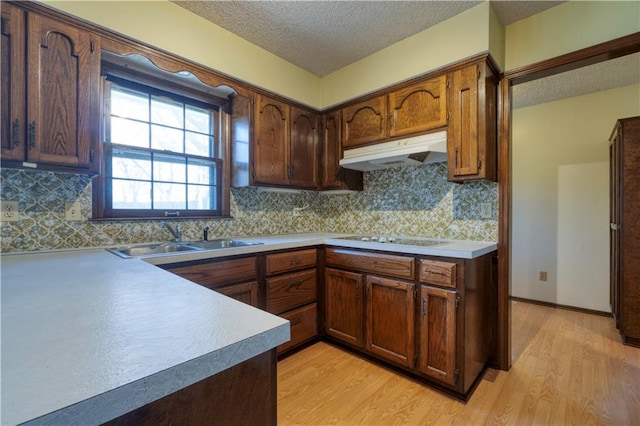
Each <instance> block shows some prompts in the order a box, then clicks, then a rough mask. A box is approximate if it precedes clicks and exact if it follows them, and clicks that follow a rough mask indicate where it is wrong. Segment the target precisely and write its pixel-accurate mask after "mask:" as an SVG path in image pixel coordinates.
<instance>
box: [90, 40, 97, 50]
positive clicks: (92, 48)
mask: <svg viewBox="0 0 640 426" xmlns="http://www.w3.org/2000/svg"><path fill="white" fill-rule="evenodd" d="M89 50H91V53H93V52H95V50H96V43H95V42H93V41H92V42H91V43H89Z"/></svg>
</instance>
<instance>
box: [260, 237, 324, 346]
mask: <svg viewBox="0 0 640 426" xmlns="http://www.w3.org/2000/svg"><path fill="white" fill-rule="evenodd" d="M265 258H266V259H265V270H266V288H267V292H266V293H267V303H266V308H267V311H268V312H270V313H272V314H276V315H279V316H281V317H283V318H285V319H288V320H289V322H290V332H291V339H290V340H289V341H288V342H286V343H284V344H282V345H280V346H278V355H280V354H283V353H285V352H287V351H288V350H290V349H293V348H296V347H298V346H300V345H302V344H304V343H306V342H308V341H310V340H313V339H314V338H316V337H318V309H317V303H316V302H317V300H318V270H317V268H316V264H317V250H316V249H315V248H313V249H304V250H294V251H287V252H281V253H274V254H267V255H266V256H265Z"/></svg>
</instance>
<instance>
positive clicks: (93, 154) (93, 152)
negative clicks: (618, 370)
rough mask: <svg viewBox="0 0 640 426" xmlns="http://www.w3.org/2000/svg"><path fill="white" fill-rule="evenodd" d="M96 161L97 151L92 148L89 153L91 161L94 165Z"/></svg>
mask: <svg viewBox="0 0 640 426" xmlns="http://www.w3.org/2000/svg"><path fill="white" fill-rule="evenodd" d="M95 159H96V150H95V149H93V148H91V151H89V161H90V162H91V163H93V162H94V161H95Z"/></svg>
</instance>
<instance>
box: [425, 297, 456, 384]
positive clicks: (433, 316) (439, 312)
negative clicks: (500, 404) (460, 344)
mask: <svg viewBox="0 0 640 426" xmlns="http://www.w3.org/2000/svg"><path fill="white" fill-rule="evenodd" d="M420 293H421V296H420V299H421V300H420V303H421V307H420V308H421V319H420V361H419V368H420V370H421V371H422V372H423V373H425V374H426V375H427V376H430V377H433V378H434V379H437V380H440V381H442V382H444V383H446V384H449V385H455V384H456V381H457V377H456V376H457V374H456V368H455V360H456V299H457V293H456V292H455V291H452V290H443V289H440V288H436V287H429V286H424V285H423V286H421V291H420Z"/></svg>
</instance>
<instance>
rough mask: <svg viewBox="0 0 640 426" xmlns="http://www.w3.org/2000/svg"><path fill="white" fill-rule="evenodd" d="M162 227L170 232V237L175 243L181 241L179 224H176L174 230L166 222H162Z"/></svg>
mask: <svg viewBox="0 0 640 426" xmlns="http://www.w3.org/2000/svg"><path fill="white" fill-rule="evenodd" d="M162 226H164V227H165V228H167V229H168V230H169V232H171V235H173V238H175V240H176V241H182V229H181V228H180V224H179V223H177V224H176V226H175V228H174V227H173V226H171V224H169V223H167V222H162Z"/></svg>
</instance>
